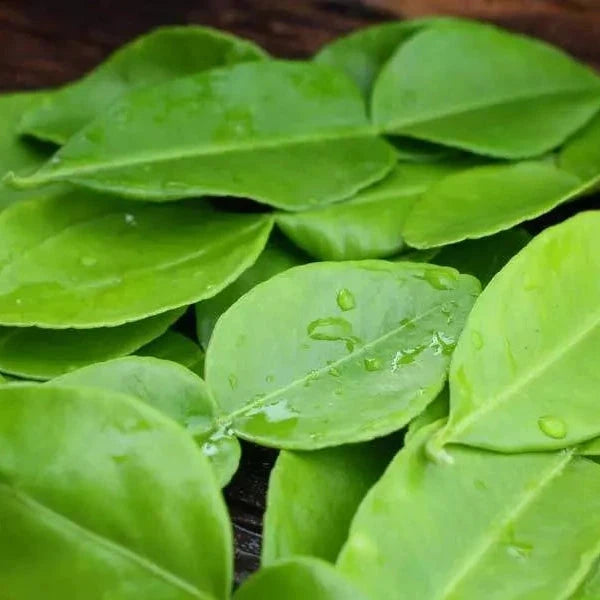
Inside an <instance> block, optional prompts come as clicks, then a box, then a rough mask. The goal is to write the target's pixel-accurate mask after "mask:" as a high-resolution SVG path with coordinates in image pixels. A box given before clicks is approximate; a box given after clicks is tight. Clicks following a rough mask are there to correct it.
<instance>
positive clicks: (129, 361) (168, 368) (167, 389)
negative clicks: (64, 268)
mask: <svg viewBox="0 0 600 600" xmlns="http://www.w3.org/2000/svg"><path fill="white" fill-rule="evenodd" d="M50 384H52V385H67V386H76V387H84V388H99V389H101V390H107V391H112V392H120V393H123V394H127V395H129V396H133V397H135V398H138V399H139V400H141V401H143V402H145V403H146V404H149V405H150V406H152V407H154V408H156V409H157V410H159V411H161V412H162V413H164V414H165V415H167V416H168V417H170V418H171V419H173V420H174V421H176V422H177V423H179V424H180V425H181V426H182V427H183V428H184V429H185V430H186V431H187V432H188V433H189V434H190V435H191V436H193V437H194V439H195V440H196V442H197V443H198V444H199V445H200V446H201V448H202V451H203V453H204V454H205V455H206V456H207V457H208V458H209V459H210V462H211V464H212V466H213V469H214V471H215V474H216V477H217V479H218V481H219V483H220V484H221V486H224V485H226V484H227V483H229V480H230V479H231V477H232V476H233V474H234V473H235V471H236V470H237V467H238V464H239V461H240V454H241V451H240V445H239V442H238V441H237V439H236V438H235V437H233V436H228V435H225V434H224V433H221V434H220V435H218V436H217V435H215V428H216V407H215V402H214V400H213V399H212V396H211V394H210V391H209V390H208V388H207V386H206V384H205V383H204V381H203V380H202V379H200V377H198V376H197V375H195V374H194V373H192V372H191V371H189V370H188V369H185V368H183V367H182V366H180V365H178V364H175V363H173V362H170V361H166V360H162V359H157V358H151V357H141V356H130V357H126V358H121V359H116V360H110V361H107V362H103V363H97V364H95V365H90V366H89V367H85V368H83V369H79V370H77V371H73V372H72V373H68V374H67V375H63V376H62V377H58V378H56V379H54V380H53V381H52V382H50ZM209 439H210V441H209Z"/></svg>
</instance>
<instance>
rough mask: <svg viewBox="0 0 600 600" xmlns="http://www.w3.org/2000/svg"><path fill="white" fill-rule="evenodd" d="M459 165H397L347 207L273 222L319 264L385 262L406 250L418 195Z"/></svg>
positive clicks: (335, 206)
mask: <svg viewBox="0 0 600 600" xmlns="http://www.w3.org/2000/svg"><path fill="white" fill-rule="evenodd" d="M460 164H461V163H452V162H448V163H435V164H398V165H397V166H396V168H395V169H394V170H393V171H392V172H391V174H390V175H388V177H386V178H385V179H384V180H383V181H380V182H378V183H376V184H375V185H373V186H371V187H368V188H366V189H364V190H361V191H360V192H359V193H358V194H357V195H356V196H354V197H353V198H352V199H351V200H348V201H347V202H340V203H337V204H332V205H330V206H326V207H323V208H317V209H314V210H307V211H304V212H299V213H289V214H285V213H283V214H279V215H278V216H277V217H276V223H277V225H278V226H279V228H280V229H281V230H282V231H283V233H284V234H285V235H286V236H287V237H289V238H290V239H291V240H292V241H293V242H294V243H295V244H296V245H298V246H299V247H300V248H302V249H303V250H305V251H306V252H308V253H309V254H310V255H312V256H314V257H315V258H318V259H320V260H360V259H365V258H383V257H386V256H390V255H392V254H395V253H396V252H399V251H400V250H401V249H402V248H403V247H404V239H403V237H402V229H403V226H404V222H405V220H406V217H407V215H408V214H409V213H410V211H411V209H412V207H413V205H414V203H415V202H416V200H417V199H418V198H419V197H420V196H421V194H422V193H423V192H424V191H425V190H426V189H427V188H428V187H430V186H431V185H432V184H433V183H434V182H435V181H436V180H438V179H440V178H442V177H444V176H445V175H447V174H448V173H452V172H454V171H455V170H458V169H459V168H460V167H459V165H460Z"/></svg>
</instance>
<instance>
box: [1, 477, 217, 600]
mask: <svg viewBox="0 0 600 600" xmlns="http://www.w3.org/2000/svg"><path fill="white" fill-rule="evenodd" d="M1 489H4V490H5V491H6V492H7V493H8V494H10V495H12V496H13V497H14V498H16V500H17V501H18V502H20V503H21V504H22V505H23V506H25V507H26V509H27V510H29V511H30V512H32V513H33V514H34V515H36V516H37V515H42V517H43V516H45V517H46V518H49V519H50V520H52V521H54V522H56V523H57V524H58V527H59V529H61V530H70V532H72V533H73V534H75V535H76V536H77V537H80V538H83V539H85V540H86V541H89V542H91V543H92V544H93V545H95V546H100V547H102V548H104V549H106V550H108V551H109V552H110V553H114V554H117V555H119V556H120V557H121V558H123V559H124V560H125V561H127V562H131V563H134V564H135V565H137V566H138V567H141V569H142V570H144V571H147V572H148V573H149V574H150V575H152V576H153V577H156V578H157V579H160V580H162V581H164V582H165V583H167V584H168V585H171V586H173V587H175V588H177V589H179V590H181V591H183V592H185V593H187V594H189V595H190V596H193V597H194V598H198V599H199V600H207V599H208V597H207V595H206V594H204V593H203V592H202V591H201V590H199V589H198V588H197V587H196V586H195V585H193V584H191V583H190V582H188V581H186V580H185V579H182V578H181V577H179V576H178V575H175V574H174V573H171V572H170V571H168V570H166V569H165V568H163V567H161V566H160V565H158V564H157V563H156V562H154V561H153V560H151V559H150V558H148V557H146V556H143V555H141V554H138V553H137V552H134V551H133V550H130V549H129V548H127V547H125V546H123V545H121V544H119V543H117V542H115V541H114V540H111V539H109V538H107V537H106V536H104V535H101V534H99V533H96V532H95V531H92V530H90V529H88V528H86V527H84V526H82V525H80V524H79V523H77V522H76V521H73V520H72V519H71V518H70V517H68V516H66V515H63V514H61V513H59V512H57V511H55V510H54V509H52V508H50V507H49V506H47V505H45V504H44V503H43V502H40V501H39V500H37V499H36V498H34V497H33V496H31V495H30V494H28V493H26V492H24V491H23V490H16V489H15V488H14V487H12V486H10V485H8V484H6V483H0V490H1ZM42 517H40V518H42Z"/></svg>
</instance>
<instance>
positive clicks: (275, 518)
mask: <svg viewBox="0 0 600 600" xmlns="http://www.w3.org/2000/svg"><path fill="white" fill-rule="evenodd" d="M400 446H401V439H398V437H397V436H392V437H391V438H384V439H382V440H375V441H373V442H367V443H364V444H352V445H348V446H339V447H337V448H326V449H324V450H316V451H314V452H290V451H287V450H282V451H281V453H280V454H279V457H278V458H277V461H276V463H275V467H274V468H273V470H272V471H271V476H270V479H269V491H268V495H267V510H266V512H265V516H264V520H263V539H262V561H261V562H262V564H263V565H265V566H268V565H271V564H273V563H274V562H275V561H277V560H280V559H284V558H290V557H293V556H314V557H317V558H321V559H323V560H327V561H330V562H335V559H336V558H337V555H338V552H339V551H340V548H341V547H342V545H343V543H344V542H345V541H346V538H347V537H348V529H349V527H350V521H351V520H352V517H353V516H354V513H355V512H356V509H357V508H358V505H359V504H360V502H361V501H362V499H363V498H364V496H365V494H366V493H367V491H368V490H369V488H370V487H371V486H372V485H373V484H374V483H375V482H376V481H377V479H379V477H380V476H381V474H382V473H383V471H384V469H385V468H386V466H387V465H388V463H389V461H390V459H391V458H392V457H393V455H394V454H395V453H396V451H397V450H398V448H399V447H400Z"/></svg>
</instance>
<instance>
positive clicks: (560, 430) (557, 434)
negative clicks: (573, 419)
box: [538, 415, 567, 440]
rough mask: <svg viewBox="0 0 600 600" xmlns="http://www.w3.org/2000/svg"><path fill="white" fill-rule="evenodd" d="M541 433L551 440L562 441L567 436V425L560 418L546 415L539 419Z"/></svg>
mask: <svg viewBox="0 0 600 600" xmlns="http://www.w3.org/2000/svg"><path fill="white" fill-rule="evenodd" d="M538 427H539V428H540V431H541V432H542V433H543V434H544V435H547V436H548V437H550V438H553V439H555V440H562V439H563V438H564V437H565V436H566V435H567V425H566V423H565V422H564V421H563V420H562V419H561V418H559V417H553V416H551V415H546V416H544V417H540V418H539V419H538Z"/></svg>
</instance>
